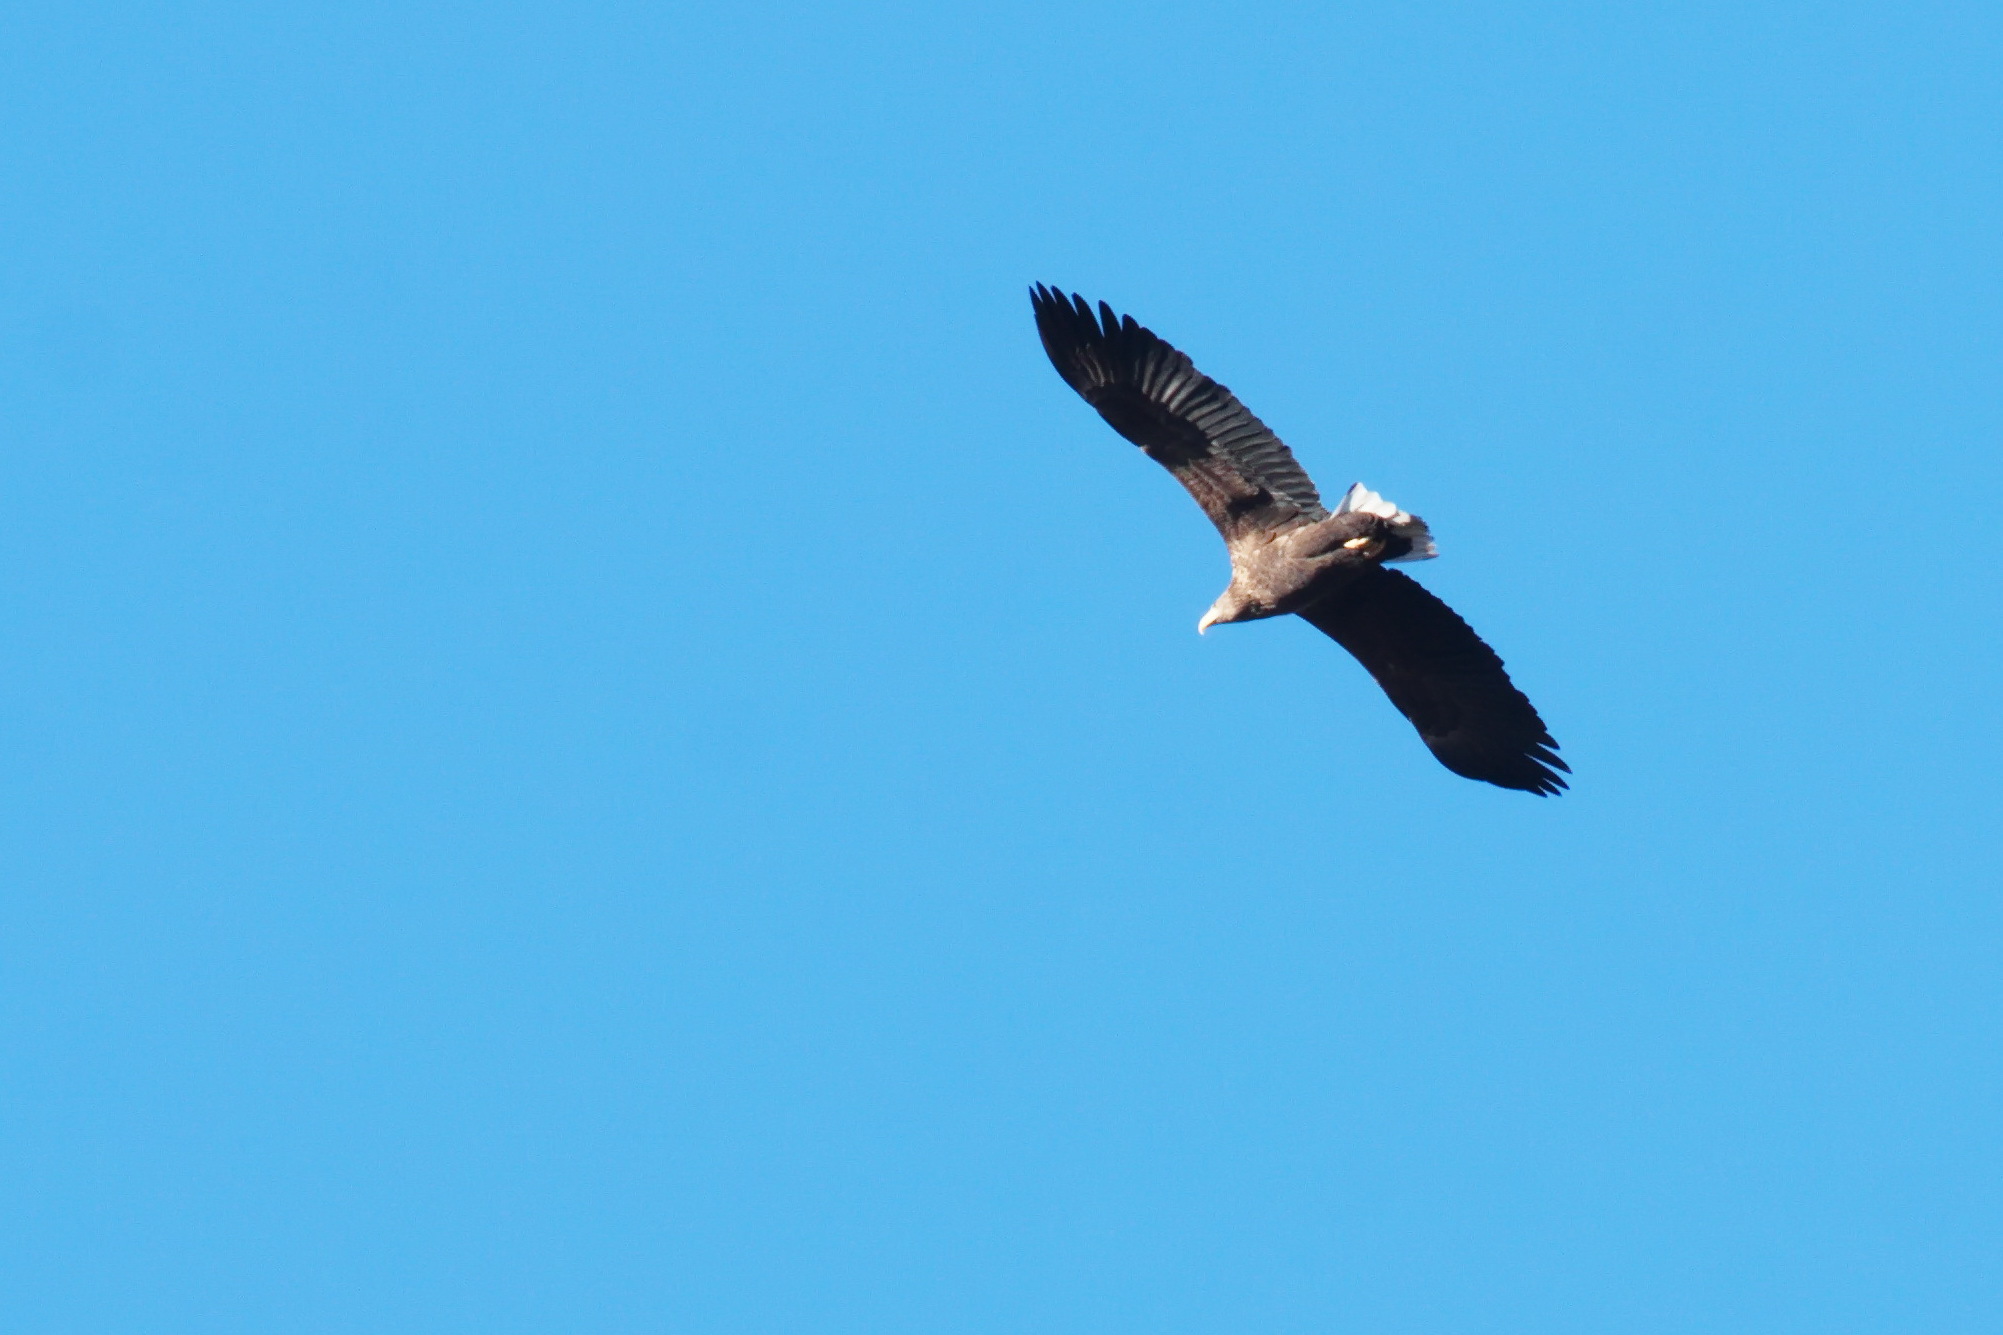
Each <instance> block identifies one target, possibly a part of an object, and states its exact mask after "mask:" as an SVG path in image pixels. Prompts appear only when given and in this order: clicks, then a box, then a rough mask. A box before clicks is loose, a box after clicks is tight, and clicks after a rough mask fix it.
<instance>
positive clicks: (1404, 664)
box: [1300, 566, 1571, 796]
mask: <svg viewBox="0 0 2003 1335" xmlns="http://www.w3.org/2000/svg"><path fill="white" fill-rule="evenodd" d="M1300 615H1301V616H1302V617H1303V618H1304V619H1306V620H1307V621H1308V622H1310V623H1311V624H1313V625H1314V626H1315V627H1316V628H1317V629H1319V630H1321V631H1323V632H1324V633H1326V634H1327V635H1329V636H1330V637H1331V638H1333V639H1334V640H1335V642H1336V643H1338V644H1340V645H1341V646H1342V647H1343V648H1345V649H1347V650H1349V652H1350V653H1352V654H1355V655H1356V657H1357V660H1358V661H1359V662H1361V663H1362V664H1363V666H1364V667H1366V668H1368V669H1370V675H1371V676H1373V677H1375V678H1376V679H1377V684H1378V685H1379V686H1382V687H1383V688H1384V693H1385V694H1386V695H1388V696H1390V697H1391V703H1392V704H1394V705H1396V706H1398V711H1399V712H1400V713H1402V714H1403V715H1404V716H1405V717H1406V718H1408V719H1410V720H1412V726H1413V727H1415V728H1417V729H1418V730H1419V736H1420V737H1421V738H1423V739H1424V740H1425V743H1426V745H1427V746H1428V747H1430V748H1431V749H1432V752H1433V754H1434V755H1435V756H1437V757H1438V758H1439V761H1440V763H1441V764H1442V765H1445V766H1446V767H1447V768H1448V769H1450V770H1452V771H1453V772H1454V773H1456V774H1462V775H1465V776H1467V777H1468V778H1470V779H1482V780H1485V781H1487V782H1489V783H1492V784H1496V785H1498V786H1500V787H1503V788H1520V789H1522V790H1523V791H1524V792H1527V793H1536V794H1538V795H1539V796H1548V795H1549V794H1551V793H1555V792H1558V791H1559V790H1560V789H1562V788H1564V787H1565V781H1564V780H1563V779H1561V778H1559V777H1558V771H1559V770H1564V771H1565V772H1566V773H1570V772H1571V767H1570V766H1568V765H1567V764H1566V763H1565V762H1564V761H1562V760H1560V759H1559V758H1558V743H1557V742H1555V741H1553V740H1552V738H1551V734H1550V732H1549V731H1548V730H1547V729H1546V728H1545V727H1544V720H1543V719H1541V718H1538V717H1537V711H1536V710H1535V709H1534V708H1532V707H1531V704H1530V702H1529V701H1528V700H1526V699H1525V698H1524V697H1523V692H1521V691H1519V690H1517V689H1516V687H1514V686H1513V685H1511V684H1510V681H1509V674H1508V673H1507V672H1504V671H1503V670H1502V660H1501V659H1500V658H1497V657H1496V655H1495V651H1494V650H1493V649H1491V648H1489V647H1488V646H1487V645H1486V644H1483V643H1482V642H1481V637H1480V636H1478V635H1476V634H1475V633H1474V631H1472V630H1470V629H1469V628H1468V624H1467V622H1465V621H1462V620H1461V619H1460V618H1459V617H1458V616H1456V615H1454V610H1453V609H1452V608H1451V607H1448V606H1447V605H1446V604H1445V603H1443V602H1441V601H1440V600H1439V599H1438V598H1435V597H1434V596H1433V595H1432V594H1430V593H1428V592H1427V591H1426V589H1425V587H1424V586H1423V585H1421V584H1419V583H1418V582H1417V581H1416V580H1412V579H1408V578H1407V577H1405V576H1404V575H1401V574H1399V573H1398V572H1397V571H1395V570H1386V569H1384V568H1383V567H1382V566H1379V567H1377V568H1375V569H1374V570H1372V571H1371V572H1370V573H1369V574H1368V575H1366V576H1364V577H1363V578H1361V579H1359V580H1357V581H1356V583H1354V584H1352V585H1351V586H1350V587H1349V588H1347V589H1345V590H1343V591H1342V592H1341V593H1338V594H1336V595H1334V596H1333V597H1330V598H1325V599H1323V600H1322V601H1320V602H1318V603H1315V604H1313V605H1311V606H1309V607H1307V608H1305V609H1303V610H1302V612H1301V613H1300Z"/></svg>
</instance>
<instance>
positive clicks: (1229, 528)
mask: <svg viewBox="0 0 2003 1335" xmlns="http://www.w3.org/2000/svg"><path fill="white" fill-rule="evenodd" d="M1029 299H1030V304H1031V305H1033V306H1034V307H1035V308H1036V331H1037V333H1039V334H1041V335H1042V336H1043V350H1044V351H1045V352H1047V353H1049V354H1050V363H1051V365H1053V366H1055V367H1056V368H1057V374H1059V375H1061V376H1063V377H1064V383H1065V384H1067V385H1069V386H1071V388H1073V389H1075V390H1077V391H1078V393H1079V394H1080V395H1081V396H1083V398H1084V400H1085V402H1087V403H1089V404H1091V405H1092V406H1093V407H1094V408H1097V409H1098V410H1099V415H1100V416H1101V417H1103V418H1105V419H1106V421H1107V422H1108V423H1110V424H1111V425H1112V428H1113V430H1115V431H1117V432H1119V433H1120V434H1121V435H1123V436H1125V437H1126V438H1127V439H1128V440H1131V441H1132V442H1133V443H1134V444H1136V445H1138V446H1140V447H1141V448H1142V449H1143V450H1145V451H1147V453H1148V456H1149V457H1150V458H1152V459H1153V460H1154V461H1155V462H1156V463H1159V464H1161V465H1162V466H1163V467H1164V468H1166V469H1168V471H1169V472H1171V473H1173V474H1175V476H1176V479H1177V480H1178V481H1179V482H1181V483H1182V485H1183V486H1184V487H1186V488H1188V490H1189V494H1190V495H1191V496H1194V497H1195V498H1196V503H1197V504H1198V505H1200V506H1202V507H1203V512H1204V513H1205V514H1207V515H1209V516H1210V521H1211V522H1212V523H1213V524H1215V525H1217V528H1218V531H1219V532H1221V533H1223V534H1224V536H1225V537H1226V538H1231V537H1233V536H1235V535H1237V534H1239V533H1244V532H1248V531H1257V530H1261V529H1266V528H1272V527H1277V526H1278V525H1281V524H1285V523H1288V522H1290V521H1292V520H1295V519H1296V518H1301V519H1307V520H1316V519H1320V518H1322V517H1323V516H1325V515H1326V514H1327V513H1328V511H1327V510H1326V509H1324V508H1323V506H1322V503H1321V497H1320V496H1319V495H1317V494H1316V492H1315V489H1314V483H1313V482H1312V481H1311V480H1309V478H1308V475H1307V473H1306V472H1305V471H1304V470H1303V469H1302V468H1301V466H1300V464H1299V463H1297V462H1295V460H1294V456H1293V452H1292V451H1291V450H1289V449H1288V448H1287V447H1286V446H1285V445H1283V444H1281V443H1280V438H1279V437H1278V436H1276V435H1274V434H1273V433H1272V431H1271V430H1269V429H1268V428H1267V426H1266V424H1265V423H1264V422H1261V421H1260V420H1259V419H1258V418H1256V417H1254V416H1253V415H1252V413H1251V410H1250V409H1248V408H1246V407H1245V405H1244V404H1242V403H1240V402H1238V400H1237V399H1236V398H1235V397H1234V396H1233V395H1232V393H1231V391H1230V390H1228V389H1226V388H1224V386H1222V385H1220V384H1218V383H1217V382H1216V381H1215V380H1212V379H1211V378H1210V377H1209V376H1207V375H1205V374H1203V372H1201V371H1199V370H1197V369H1196V367H1194V366H1193V365H1191V364H1190V360H1189V358H1187V357H1185V356H1183V354H1182V353H1180V352H1177V351H1176V350H1175V349H1174V348H1172V347H1170V346H1169V345H1168V343H1166V342H1165V341H1163V340H1162V339H1160V338H1158V337H1156V336H1155V334H1154V333H1153V332H1151V331H1150V330H1148V329H1145V328H1143V327H1142V326H1141V325H1139V324H1137V323H1136V322H1135V320H1134V317H1133V316H1131V315H1129V316H1127V317H1125V318H1124V319H1122V318H1121V317H1119V316H1117V315H1114V314H1113V310H1112V307H1110V306H1108V305H1106V303H1105V302H1103V301H1102V302H1100V303H1099V313H1098V315H1097V316H1094V315H1093V314H1092V307H1091V305H1090V304H1089V303H1087V302H1086V300H1085V298H1083V297H1080V296H1076V295H1073V296H1071V297H1069V298H1067V297H1065V296H1064V295H1063V294H1062V293H1061V292H1058V291H1057V290H1056V289H1055V288H1048V287H1045V286H1043V285H1042V284H1041V283H1039V284H1037V285H1036V286H1035V287H1033V288H1031V289H1030V292H1029Z"/></svg>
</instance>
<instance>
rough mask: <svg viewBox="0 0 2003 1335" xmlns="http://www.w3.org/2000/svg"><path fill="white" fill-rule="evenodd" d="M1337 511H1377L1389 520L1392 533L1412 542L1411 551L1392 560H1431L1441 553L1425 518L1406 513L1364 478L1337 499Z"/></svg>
mask: <svg viewBox="0 0 2003 1335" xmlns="http://www.w3.org/2000/svg"><path fill="white" fill-rule="evenodd" d="M1335 512H1336V513H1337V514H1339V515H1346V514H1350V513H1352V512H1353V513H1356V514H1366V515H1376V516H1377V517H1378V518H1379V519H1382V520H1384V521H1385V522H1387V523H1388V524H1389V525H1390V526H1391V531H1392V532H1393V533H1396V534H1397V535H1398V536H1399V537H1401V538H1404V539H1405V540H1407V541H1408V542H1410V543H1411V544H1412V550H1411V551H1409V552H1407V553H1405V554H1404V555H1403V556H1394V557H1392V558H1391V559H1392V560H1393V561H1430V560H1432V559H1433V558H1434V557H1435V556H1438V555H1439V554H1440V549H1439V548H1438V547H1435V546H1434V545H1433V532H1432V530H1431V529H1429V528H1427V527H1426V521H1425V520H1423V519H1421V518H1419V516H1417V515H1413V514H1406V513H1405V512H1404V511H1403V510H1400V509H1399V508H1398V507H1397V506H1395V505H1393V504H1391V502H1389V501H1387V500H1385V499H1384V498H1383V497H1382V496H1379V495H1378V494H1377V493H1376V492H1374V491H1372V490H1370V488H1368V487H1366V486H1364V485H1363V484H1362V483H1361V482H1358V483H1356V484H1355V485H1353V486H1352V487H1350V489H1349V490H1348V491H1346V492H1344V493H1343V494H1342V499H1341V500H1340V501H1338V502H1336V506H1335Z"/></svg>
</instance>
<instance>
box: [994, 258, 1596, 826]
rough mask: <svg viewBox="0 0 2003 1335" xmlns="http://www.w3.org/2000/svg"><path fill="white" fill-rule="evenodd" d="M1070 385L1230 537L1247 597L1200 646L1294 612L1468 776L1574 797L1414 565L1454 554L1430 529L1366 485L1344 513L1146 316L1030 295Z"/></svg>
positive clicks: (1497, 668)
mask: <svg viewBox="0 0 2003 1335" xmlns="http://www.w3.org/2000/svg"><path fill="white" fill-rule="evenodd" d="M1029 299H1030V304H1031V305H1032V306H1033V307H1034V308H1035V311H1036V330H1037V333H1039V334H1040V335H1042V337H1043V350H1044V351H1045V352H1047V353H1049V354H1050V362H1051V365H1053V366H1055V367H1056V368H1057V374H1059V375H1060V376H1063V377H1064V383H1065V384H1067V385H1069V386H1071V388H1073V389H1075V390H1077V391H1078V393H1079V395H1080V396H1081V397H1082V398H1083V399H1084V400H1085V402H1087V403H1089V404H1091V405H1092V406H1093V407H1094V408H1096V409H1098V411H1099V416H1101V417H1103V418H1105V419H1106V422H1107V423H1108V425H1110V426H1111V427H1112V428H1113V430H1115V431H1117V432H1119V433H1120V434H1121V435H1122V436H1125V437H1126V438H1127V439H1128V440H1130V441H1132V442H1133V443H1134V444H1136V445H1138V446H1140V447H1141V449H1142V450H1143V451H1144V452H1145V453H1146V454H1147V455H1148V457H1149V458H1151V459H1153V460H1154V461H1155V462H1156V463H1158V464H1160V465H1161V466H1162V467H1164V468H1166V469H1168V471H1169V472H1171V473H1173V474H1175V479H1176V481H1178V482H1180V483H1182V485H1183V486H1184V487H1185V488H1186V489H1187V490H1188V492H1189V494H1190V495H1191V496H1193V497H1195V498H1196V503H1197V504H1198V505H1199V506H1201V507H1202V508H1203V513H1205V514H1206V515H1209V516H1210V522H1211V523H1213V524H1215V525H1216V526H1217V531H1218V532H1219V533H1221V534H1223V535H1224V545H1225V547H1226V548H1227V549H1229V551H1230V554H1231V583H1230V585H1229V586H1228V587H1226V588H1225V590H1224V592H1223V593H1222V594H1220V595H1219V596H1218V599H1217V601H1216V602H1215V603H1213V604H1212V605H1211V608H1210V610H1209V611H1208V612H1205V613H1204V614H1203V619H1202V620H1201V621H1199V622H1198V623H1197V625H1196V629H1197V631H1198V633H1201V632H1203V631H1206V630H1209V629H1210V628H1211V627H1212V626H1215V625H1219V624H1221V623H1224V622H1230V621H1257V620H1260V619H1262V618H1264V617H1276V616H1285V615H1287V614H1289V613H1292V614H1294V615H1296V616H1299V617H1301V618H1303V619H1304V620H1306V621H1307V622H1308V624H1310V625H1312V626H1314V627H1315V628H1316V629H1317V630H1320V631H1321V632H1323V633H1324V634H1326V635H1327V636H1328V637H1329V638H1330V639H1333V640H1334V641H1335V642H1336V643H1337V644H1340V645H1341V646H1342V647H1343V648H1345V649H1347V650H1349V652H1350V653H1351V654H1354V655H1355V656H1356V659H1357V661H1359V662H1360V663H1362V664H1363V666H1364V667H1365V668H1367V669H1368V670H1369V672H1370V675H1371V676H1372V677H1374V678H1376V679H1377V684H1378V685H1379V686H1381V687H1383V688H1384V693H1385V694H1386V695H1388V696H1390V697H1391V703H1392V704H1394V705H1396V706H1397V707H1398V711H1399V712H1400V713H1401V714H1403V715H1404V716H1405V717H1406V718H1408V719H1410V720H1411V722H1412V726H1413V727H1415V728H1417V729H1418V730H1419V736H1420V738H1421V739H1422V740H1423V741H1424V742H1425V743H1426V745H1427V747H1428V748H1430V749H1431V750H1432V753H1433V755H1434V756H1435V757H1437V758H1438V760H1439V762H1440V763H1441V764H1442V765H1445V766H1446V767H1447V768H1448V769H1450V770H1452V771H1453V772H1454V773H1456V774H1460V775H1464V776H1466V777H1467V778H1470V779H1480V780H1483V781H1484V782H1487V783H1492V784H1495V785H1497V786H1499V787H1502V788H1516V789H1520V790H1522V791H1523V792H1527V793H1536V794H1538V795H1539V796H1540V797H1541V796H1548V795H1550V794H1553V793H1556V792H1559V791H1561V790H1562V789H1563V788H1564V787H1565V780H1564V779H1563V778H1561V777H1560V776H1559V771H1564V772H1565V773H1568V774H1569V773H1570V772H1571V767H1570V766H1568V765H1567V764H1566V763H1565V762H1564V761H1563V760H1560V759H1559V758H1558V743H1557V742H1555V741H1554V740H1552V737H1551V734H1550V732H1549V730H1548V729H1546V728H1545V726H1544V720H1543V719H1541V718H1539V717H1537V711H1536V709H1534V708H1533V707H1532V706H1531V704H1530V701H1529V700H1527V699H1525V698H1524V695H1523V693H1522V692H1521V691H1519V690H1517V689H1516V687H1515V686H1514V685H1512V684H1511V682H1510V680H1509V674H1508V673H1507V672H1505V671H1503V668H1502V660H1501V659H1500V658H1498V657H1496V654H1495V651H1494V650H1493V649H1490V648H1489V647H1488V646H1487V645H1486V644H1484V643H1482V640H1481V637H1480V636H1478V635H1476V634H1475V633H1474V632H1473V631H1472V630H1470V629H1469V628H1468V624H1467V623H1466V622H1465V621H1462V620H1461V619H1460V618H1459V617H1458V616H1456V615H1455V614H1454V611H1453V609H1452V608H1450V607H1448V606H1447V605H1446V604H1445V603H1443V602H1441V601H1440V600H1439V599H1438V598H1435V597H1434V596H1433V595H1432V594H1430V593H1428V592H1427V591H1426V589H1425V587H1424V586H1423V585H1421V584H1419V583H1418V582H1417V581H1415V580H1413V579H1410V578H1408V577H1407V576H1405V575H1404V574H1402V573H1400V572H1398V571H1396V570H1389V569H1386V568H1385V567H1386V565H1387V564H1388V563H1391V562H1398V561H1425V560H1430V559H1431V558H1433V557H1434V556H1437V555H1438V554H1439V553H1438V551H1437V550H1436V548H1435V547H1434V545H1433V535H1432V533H1431V531H1430V530H1429V529H1428V528H1427V527H1426V521H1425V520H1423V519H1421V518H1419V517H1418V516H1417V515H1413V514H1407V513H1406V512H1405V511H1403V510H1401V509H1399V508H1398V507H1397V506H1395V505H1393V504H1392V503H1391V502H1389V501H1387V500H1385V499H1384V498H1383V497H1382V496H1379V495H1378V494H1377V493H1376V492H1374V491H1372V490H1370V489H1369V488H1368V487H1366V486H1364V485H1363V484H1362V483H1361V482H1358V483H1357V484H1356V485H1354V486H1352V487H1351V488H1350V489H1349V490H1348V491H1347V492H1346V493H1344V495H1343V497H1342V499H1341V500H1340V501H1338V502H1337V503H1336V507H1335V509H1334V510H1333V511H1331V510H1329V509H1328V508H1327V507H1326V506H1324V505H1323V504H1322V503H1321V496H1320V494H1319V493H1318V492H1316V490H1315V485H1314V483H1313V481H1311V480H1310V479H1309V477H1308V475H1307V473H1306V471H1305V470H1303V469H1302V468H1301V466H1300V464H1299V463H1298V462H1296V461H1295V459H1294V456H1293V452H1292V451H1291V450H1289V449H1288V448H1287V447H1286V446H1285V445H1283V444H1281V443H1280V438H1279V437H1278V436H1276V435H1274V434H1273V433H1272V431H1271V430H1270V429H1269V428H1268V427H1267V426H1266V424H1265V423H1264V422H1261V421H1260V420H1259V419H1258V418H1256V417H1254V416H1253V415H1252V413H1251V411H1250V410H1249V409H1247V408H1246V407H1245V405H1244V404H1242V403H1240V402H1238V400H1237V398H1236V397H1235V396H1233V395H1232V393H1231V391H1230V390H1228V389H1226V388H1224V386H1222V385H1220V384H1218V383H1217V382H1216V381H1215V380H1212V379H1211V378H1210V377H1209V376H1206V375H1204V374H1203V373H1202V372H1201V371H1199V370H1197V369H1196V367H1195V366H1194V365H1193V364H1191V362H1190V360H1189V358H1188V357H1186V356H1184V355H1183V354H1182V353H1180V352H1178V351H1176V350H1175V349H1174V348H1173V347H1170V346H1169V344H1168V343H1167V342H1165V341H1164V340H1163V339H1161V338H1159V337H1157V336H1156V335H1155V334H1154V333H1153V332H1152V331H1150V330H1148V329H1146V328H1144V327H1143V326H1141V325H1140V324H1138V323H1136V322H1135V320H1134V317H1133V316H1131V315H1129V316H1124V317H1122V316H1117V315H1115V314H1114V313H1113V309H1112V307H1110V306H1108V305H1107V304H1106V303H1105V302H1103V301H1102V302H1100V303H1099V309H1098V313H1097V314H1096V315H1095V314H1094V313H1093V311H1092V307H1091V304H1090V303H1088V302H1087V301H1086V300H1085V299H1084V298H1083V297H1081V296H1078V295H1076V294H1073V295H1072V296H1070V297H1066V296H1064V294H1063V293H1061V292H1059V291H1058V290H1057V289H1055V288H1049V287H1045V286H1043V285H1042V284H1041V283H1039V284H1037V285H1036V286H1035V287H1032V288H1031V289H1030V293H1029Z"/></svg>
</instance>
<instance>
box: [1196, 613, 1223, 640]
mask: <svg viewBox="0 0 2003 1335" xmlns="http://www.w3.org/2000/svg"><path fill="white" fill-rule="evenodd" d="M1220 619H1221V618H1219V617H1218V615H1217V609H1216V608H1214V607H1213V608H1211V609H1210V610H1209V611H1208V612H1205V613H1204V614H1203V620H1201V621H1199V622H1197V623H1196V633H1197V634H1198V635H1201V634H1203V632H1204V631H1206V630H1209V629H1210V628H1211V627H1212V626H1214V625H1216V624H1217V623H1218V621H1219V620H1220Z"/></svg>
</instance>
